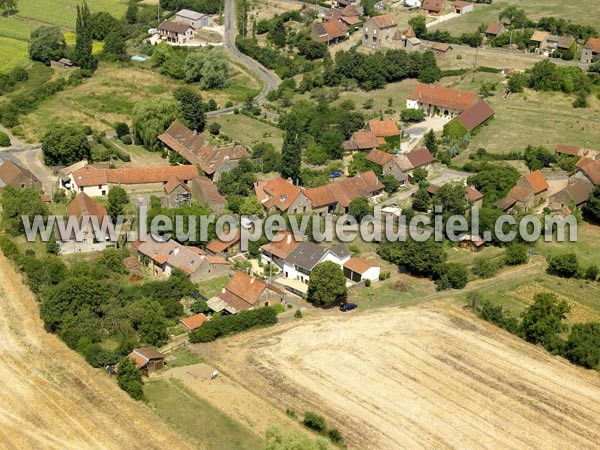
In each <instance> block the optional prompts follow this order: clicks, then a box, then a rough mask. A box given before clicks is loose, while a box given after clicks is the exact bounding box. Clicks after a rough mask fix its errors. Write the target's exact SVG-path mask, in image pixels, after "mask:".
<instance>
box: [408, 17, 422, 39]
mask: <svg viewBox="0 0 600 450" xmlns="http://www.w3.org/2000/svg"><path fill="white" fill-rule="evenodd" d="M408 24H409V25H410V26H411V27H412V29H413V31H414V32H415V35H416V36H417V37H418V38H422V37H425V36H426V35H427V19H426V18H425V16H422V15H418V16H415V17H413V18H411V19H410V20H409V21H408Z"/></svg>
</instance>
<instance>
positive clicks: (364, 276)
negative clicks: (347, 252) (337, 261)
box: [344, 256, 381, 283]
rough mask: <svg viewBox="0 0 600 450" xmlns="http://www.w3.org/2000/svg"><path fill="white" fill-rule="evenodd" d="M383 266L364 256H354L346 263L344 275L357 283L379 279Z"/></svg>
mask: <svg viewBox="0 0 600 450" xmlns="http://www.w3.org/2000/svg"><path fill="white" fill-rule="evenodd" d="M380 273H381V267H379V266H378V265H376V264H375V263H373V262H371V261H368V260H366V259H364V258H358V257H356V256H353V257H352V258H349V259H348V261H346V262H345V263H344V276H345V277H346V278H348V279H349V280H351V281H354V282H355V283H360V282H361V281H364V280H369V281H378V280H379V274H380Z"/></svg>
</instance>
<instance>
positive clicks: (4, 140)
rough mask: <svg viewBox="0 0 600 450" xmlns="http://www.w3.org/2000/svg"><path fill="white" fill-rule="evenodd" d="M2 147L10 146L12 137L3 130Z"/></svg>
mask: <svg viewBox="0 0 600 450" xmlns="http://www.w3.org/2000/svg"><path fill="white" fill-rule="evenodd" d="M0 147H10V138H9V137H8V134H6V133H4V132H2V131H0Z"/></svg>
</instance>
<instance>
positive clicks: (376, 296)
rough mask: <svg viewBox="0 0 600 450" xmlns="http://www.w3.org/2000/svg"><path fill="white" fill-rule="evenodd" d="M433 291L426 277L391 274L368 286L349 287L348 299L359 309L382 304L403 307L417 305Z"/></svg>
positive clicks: (378, 306)
mask: <svg viewBox="0 0 600 450" xmlns="http://www.w3.org/2000/svg"><path fill="white" fill-rule="evenodd" d="M434 293H435V285H434V284H433V283H432V282H431V280H429V279H427V278H414V277H410V276H408V275H393V276H392V277H391V278H390V279H388V280H384V281H378V282H376V283H373V284H371V286H370V287H357V288H353V289H351V290H350V291H349V293H348V301H349V302H351V303H356V304H357V305H358V306H359V308H360V310H364V309H372V308H382V307H384V306H402V307H405V306H413V305H417V304H419V303H421V302H423V301H425V300H426V299H425V297H426V296H428V295H431V294H434Z"/></svg>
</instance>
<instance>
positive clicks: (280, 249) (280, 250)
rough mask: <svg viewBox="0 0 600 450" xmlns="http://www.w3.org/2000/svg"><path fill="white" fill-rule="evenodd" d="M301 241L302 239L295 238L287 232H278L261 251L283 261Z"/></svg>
mask: <svg viewBox="0 0 600 450" xmlns="http://www.w3.org/2000/svg"><path fill="white" fill-rule="evenodd" d="M302 241H303V240H302V238H296V237H295V236H294V235H293V234H292V233H290V232H289V231H280V232H279V233H277V235H276V236H275V238H274V239H273V241H271V242H269V243H268V244H265V245H263V246H262V247H261V249H262V250H263V251H265V252H268V253H271V254H272V255H273V256H275V257H277V258H280V259H285V258H287V257H288V255H289V254H290V252H291V251H292V250H294V249H295V248H296V247H297V246H298V244H299V243H300V242H302Z"/></svg>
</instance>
